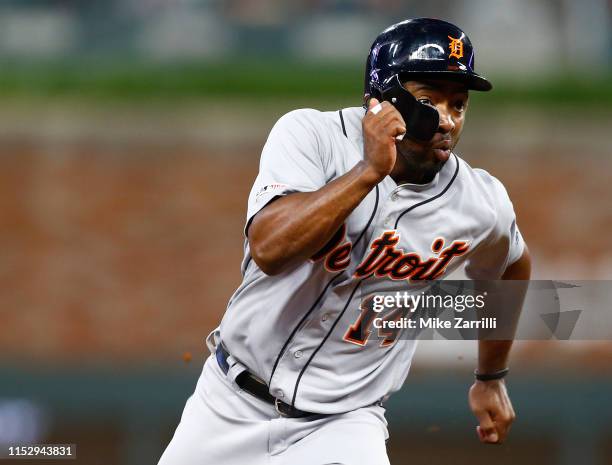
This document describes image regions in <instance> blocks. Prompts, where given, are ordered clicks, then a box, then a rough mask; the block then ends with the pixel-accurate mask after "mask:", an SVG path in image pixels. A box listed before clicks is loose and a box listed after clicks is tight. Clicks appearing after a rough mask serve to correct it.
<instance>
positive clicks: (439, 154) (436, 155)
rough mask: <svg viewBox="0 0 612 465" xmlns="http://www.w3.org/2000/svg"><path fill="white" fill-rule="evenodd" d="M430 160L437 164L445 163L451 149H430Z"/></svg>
mask: <svg viewBox="0 0 612 465" xmlns="http://www.w3.org/2000/svg"><path fill="white" fill-rule="evenodd" d="M430 153H431V158H432V159H433V160H435V161H436V162H437V163H440V164H442V163H446V162H447V161H448V159H449V158H450V156H451V149H450V148H449V149H442V148H440V149H433V148H432V149H431V151H430Z"/></svg>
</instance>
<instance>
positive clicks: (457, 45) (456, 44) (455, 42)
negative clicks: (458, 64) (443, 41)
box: [448, 36, 463, 60]
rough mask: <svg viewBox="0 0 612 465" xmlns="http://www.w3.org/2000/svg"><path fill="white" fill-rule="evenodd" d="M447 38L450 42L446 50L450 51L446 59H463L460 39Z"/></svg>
mask: <svg viewBox="0 0 612 465" xmlns="http://www.w3.org/2000/svg"><path fill="white" fill-rule="evenodd" d="M448 38H449V39H450V42H449V43H448V48H449V49H450V53H449V54H448V57H449V58H453V57H455V58H457V60H459V59H460V58H463V41H462V40H461V37H459V38H458V39H455V38H454V37H451V36H448Z"/></svg>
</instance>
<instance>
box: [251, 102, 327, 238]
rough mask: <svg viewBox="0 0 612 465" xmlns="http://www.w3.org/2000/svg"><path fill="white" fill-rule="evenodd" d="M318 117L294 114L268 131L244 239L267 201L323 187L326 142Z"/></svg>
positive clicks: (310, 113)
mask: <svg viewBox="0 0 612 465" xmlns="http://www.w3.org/2000/svg"><path fill="white" fill-rule="evenodd" d="M322 117H323V114H322V113H321V112H319V111H317V110H310V109H302V110H295V111H292V112H290V113H287V114H286V115H284V116H283V117H282V118H280V119H279V120H278V121H277V123H276V124H275V125H274V127H273V128H272V131H270V135H269V136H268V140H267V141H266V144H265V145H264V148H263V150H262V153H261V159H260V163H259V174H258V175H257V178H256V179H255V183H254V184H253V187H252V189H251V193H250V194H249V201H248V208H247V217H246V224H245V235H246V232H247V228H248V226H249V224H250V222H251V220H252V219H253V217H254V216H255V215H256V214H257V213H258V212H259V211H260V210H261V209H262V208H263V207H265V206H266V205H267V204H268V203H270V201H271V200H273V199H275V198H276V197H278V196H282V195H287V194H290V193H293V192H312V191H315V190H318V189H320V188H321V187H323V186H324V185H325V184H326V180H327V176H326V172H325V171H326V169H325V168H326V165H328V164H329V163H328V161H329V155H328V153H329V148H328V146H329V142H328V141H327V140H326V139H327V138H326V136H325V134H326V133H325V126H324V121H322Z"/></svg>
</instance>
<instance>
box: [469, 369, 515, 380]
mask: <svg viewBox="0 0 612 465" xmlns="http://www.w3.org/2000/svg"><path fill="white" fill-rule="evenodd" d="M509 371H510V368H504V369H503V370H499V371H495V372H493V373H478V370H474V377H475V378H476V379H477V380H478V381H493V380H495V379H502V378H503V377H505V376H506V375H507V374H508V372H509Z"/></svg>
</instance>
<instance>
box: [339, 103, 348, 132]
mask: <svg viewBox="0 0 612 465" xmlns="http://www.w3.org/2000/svg"><path fill="white" fill-rule="evenodd" d="M338 113H340V123H341V124H342V132H343V133H344V136H345V137H346V138H348V136H347V135H346V127H345V126H344V116H343V115H342V110H338Z"/></svg>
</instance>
